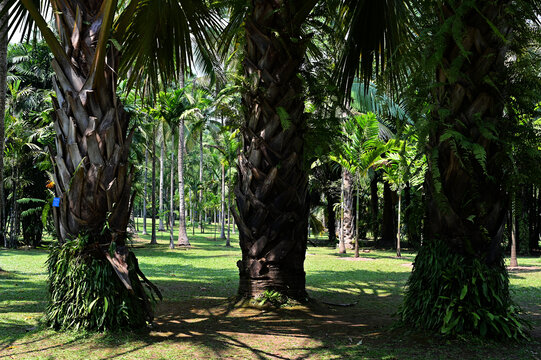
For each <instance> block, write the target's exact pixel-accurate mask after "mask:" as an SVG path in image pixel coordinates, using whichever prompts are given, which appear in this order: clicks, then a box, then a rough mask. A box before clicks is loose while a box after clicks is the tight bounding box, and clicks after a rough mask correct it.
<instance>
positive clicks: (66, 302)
mask: <svg viewBox="0 0 541 360" xmlns="http://www.w3.org/2000/svg"><path fill="white" fill-rule="evenodd" d="M91 248H92V246H86V241H84V240H81V239H76V240H71V241H68V242H67V243H66V244H64V245H56V246H55V247H53V248H52V249H51V252H50V254H49V258H48V260H47V265H48V270H49V274H48V284H49V295H50V296H49V304H48V306H47V311H46V323H47V324H48V325H49V326H50V327H52V328H55V329H76V330H77V329H86V330H100V331H102V330H113V329H114V330H117V329H121V328H130V329H136V328H144V327H146V326H147V325H149V324H150V323H151V322H152V320H153V310H152V306H151V303H150V298H149V295H148V294H147V292H146V291H145V289H144V288H143V285H142V283H141V281H140V280H139V278H138V272H140V270H138V269H139V267H138V265H137V260H136V258H135V255H133V254H130V256H128V260H127V264H128V268H129V273H128V276H129V279H130V281H131V287H132V289H131V290H128V289H127V288H126V286H125V285H124V284H123V283H122V282H121V281H120V279H119V277H118V276H117V274H116V273H115V270H114V268H113V266H112V265H111V264H110V262H109V261H107V260H106V258H105V257H103V258H100V257H99V255H97V254H99V252H97V251H91V250H89V249H91ZM93 248H94V250H98V251H99V250H100V249H99V247H96V246H94V247H93ZM143 278H144V276H143ZM145 281H147V280H145Z"/></svg>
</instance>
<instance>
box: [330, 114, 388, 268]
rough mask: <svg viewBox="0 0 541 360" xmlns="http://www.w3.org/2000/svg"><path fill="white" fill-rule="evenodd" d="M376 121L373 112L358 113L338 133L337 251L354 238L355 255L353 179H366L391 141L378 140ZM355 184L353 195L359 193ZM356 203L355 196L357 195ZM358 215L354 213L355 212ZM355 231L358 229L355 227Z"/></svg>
mask: <svg viewBox="0 0 541 360" xmlns="http://www.w3.org/2000/svg"><path fill="white" fill-rule="evenodd" d="M379 132H380V124H379V122H378V120H377V118H376V115H375V114H373V113H368V114H360V115H356V116H353V117H351V118H349V119H347V120H346V121H345V123H344V130H343V133H342V136H343V140H344V141H342V142H341V143H340V145H341V146H340V148H339V153H338V156H333V157H332V159H333V160H335V161H336V162H338V163H339V164H340V165H342V166H343V168H344V169H343V188H344V190H343V196H344V204H343V207H344V209H343V212H344V216H343V224H342V227H343V229H344V230H343V231H344V236H343V238H342V239H340V252H341V253H345V252H346V248H345V246H346V242H347V243H351V242H353V241H355V256H356V257H358V256H359V244H358V242H359V241H358V236H356V237H354V231H355V221H354V220H355V219H354V216H353V203H354V201H353V190H354V182H357V184H358V183H359V182H360V181H362V180H365V179H366V176H367V173H368V171H369V170H370V169H371V168H372V167H373V166H374V165H375V164H376V162H377V161H378V160H380V157H381V156H382V155H383V154H384V153H385V152H386V151H388V150H389V149H390V147H391V146H392V145H393V144H392V142H389V143H387V144H385V143H384V142H383V141H381V140H380V139H379ZM359 190H360V189H359V186H357V195H358V194H359ZM357 204H358V198H357ZM357 214H358V212H357ZM357 234H358V230H357Z"/></svg>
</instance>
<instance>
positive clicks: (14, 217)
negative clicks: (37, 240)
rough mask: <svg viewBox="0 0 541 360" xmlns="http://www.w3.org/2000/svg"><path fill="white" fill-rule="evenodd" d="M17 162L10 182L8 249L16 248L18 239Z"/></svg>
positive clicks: (14, 164) (14, 163)
mask: <svg viewBox="0 0 541 360" xmlns="http://www.w3.org/2000/svg"><path fill="white" fill-rule="evenodd" d="M16 163H17V160H16V159H15V161H14V162H13V167H12V171H11V182H12V188H11V199H12V204H11V234H10V244H9V247H11V248H16V247H17V239H18V235H19V234H18V233H19V221H18V218H19V206H18V204H17V200H18V197H17V192H18V191H19V175H18V171H17V170H18V168H17V165H16Z"/></svg>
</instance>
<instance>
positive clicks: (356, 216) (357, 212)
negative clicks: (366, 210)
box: [355, 179, 360, 258]
mask: <svg viewBox="0 0 541 360" xmlns="http://www.w3.org/2000/svg"><path fill="white" fill-rule="evenodd" d="M359 193H360V184H359V179H357V201H356V205H355V206H356V211H355V227H356V229H357V231H356V232H355V257H356V258H358V257H359V230H360V229H359Z"/></svg>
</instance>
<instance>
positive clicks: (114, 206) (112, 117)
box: [48, 1, 153, 327]
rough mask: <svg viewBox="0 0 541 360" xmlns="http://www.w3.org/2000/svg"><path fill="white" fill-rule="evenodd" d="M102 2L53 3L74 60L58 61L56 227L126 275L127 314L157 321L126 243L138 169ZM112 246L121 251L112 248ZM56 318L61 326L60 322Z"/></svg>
mask: <svg viewBox="0 0 541 360" xmlns="http://www.w3.org/2000/svg"><path fill="white" fill-rule="evenodd" d="M102 3H103V1H91V2H87V1H69V2H63V1H51V5H52V6H53V10H54V14H55V20H56V25H57V30H58V33H59V36H60V41H61V43H62V46H63V49H64V51H65V53H66V54H67V56H68V58H69V61H58V60H53V68H54V70H55V73H56V79H55V81H54V83H53V86H54V89H55V92H56V98H53V107H54V118H55V121H54V128H55V131H56V137H55V141H56V156H55V157H54V159H53V162H54V180H55V181H54V182H55V190H56V196H57V197H60V198H61V201H60V207H59V208H55V209H54V219H55V226H56V230H57V236H58V240H59V242H60V243H61V244H65V243H67V242H70V241H72V240H76V239H77V240H78V241H82V242H83V243H84V244H85V246H84V249H83V250H82V251H81V253H80V254H79V255H78V256H80V257H90V258H93V259H97V260H99V261H105V262H109V263H110V265H111V266H112V267H113V269H114V272H115V273H116V274H117V276H118V279H120V281H116V283H115V284H117V285H118V286H119V287H124V288H125V289H127V290H128V292H129V294H131V296H133V297H135V299H137V300H135V301H134V302H132V304H135V306H133V308H130V309H128V310H127V312H130V313H131V312H134V313H138V314H142V316H139V318H142V319H144V320H146V321H151V320H152V316H153V315H152V309H151V307H150V302H149V299H148V296H147V295H146V293H145V291H144V289H143V286H142V284H141V282H140V280H139V277H141V278H143V279H145V278H144V276H143V275H142V273H141V272H140V270H139V267H138V265H137V260H136V258H135V255H133V253H131V252H130V251H129V250H128V249H127V247H126V239H127V232H126V228H127V226H128V223H129V220H130V214H131V212H132V207H133V200H134V195H135V194H134V193H132V191H131V185H132V181H133V177H134V172H133V166H131V165H130V164H129V162H128V155H129V148H130V145H131V142H132V137H133V129H131V130H128V124H129V116H128V114H127V113H126V112H125V111H124V108H123V106H122V104H121V102H120V101H119V99H118V98H117V96H116V85H117V75H116V71H115V69H116V68H117V65H118V63H119V56H118V52H117V51H116V49H115V47H114V46H109V47H108V50H106V46H102V47H100V48H98V47H97V44H100V43H101V44H102V45H103V44H104V41H103V39H104V38H105V37H103V38H102V36H105V34H107V33H108V31H109V29H106V28H102V25H103V21H104V20H103V11H104V9H105V7H104V6H102ZM113 11H114V9H113ZM102 32H105V33H103V34H102ZM104 51H107V53H106V54H105V58H104V59H105V60H104V63H101V65H100V60H99V59H100V58H102V59H103V57H101V56H102V55H103V54H104V53H103V52H104ZM111 244H113V245H114V246H113V248H116V250H114V251H113V253H110V250H109V249H110V248H111V247H110V245H111ZM51 276H54V274H51ZM145 281H146V280H145ZM79 285H80V284H76V283H75V284H71V285H70V286H79ZM55 286H56V285H55V284H51V286H50V287H51V289H50V290H51V292H52V293H54V292H55V291H61V290H58V289H56V288H55ZM59 289H61V287H60V288H59ZM103 295H104V296H105V295H111V294H103ZM55 301H57V302H55ZM64 301H68V300H67V299H61V298H60V299H56V300H54V301H53V300H52V303H51V305H50V307H49V309H48V310H49V311H53V312H54V308H55V307H56V306H62V302H64ZM64 315H65V316H66V317H69V316H70V315H69V314H64ZM64 315H57V316H64ZM114 316H116V315H114ZM51 322H53V323H54V324H55V326H56V325H57V324H58V323H60V322H61V320H59V319H58V318H55V319H52V320H51ZM142 325H144V324H141V323H138V324H133V323H132V324H131V325H130V326H135V327H138V326H142ZM77 326H78V325H77ZM83 326H84V325H83ZM89 326H91V325H89Z"/></svg>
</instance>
